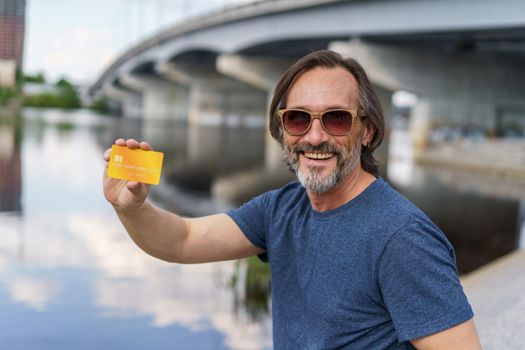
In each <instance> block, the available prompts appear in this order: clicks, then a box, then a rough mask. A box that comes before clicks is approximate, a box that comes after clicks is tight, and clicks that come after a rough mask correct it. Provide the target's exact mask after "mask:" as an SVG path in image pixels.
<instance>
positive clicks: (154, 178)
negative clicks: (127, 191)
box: [108, 145, 164, 185]
mask: <svg viewBox="0 0 525 350" xmlns="http://www.w3.org/2000/svg"><path fill="white" fill-rule="evenodd" d="M163 159H164V153H162V152H154V151H144V150H141V149H131V148H128V147H125V146H117V145H113V146H111V156H110V158H109V167H108V176H109V177H113V178H116V179H122V180H129V181H137V182H143V183H146V184H152V185H158V184H159V182H160V173H161V170H162V160H163Z"/></svg>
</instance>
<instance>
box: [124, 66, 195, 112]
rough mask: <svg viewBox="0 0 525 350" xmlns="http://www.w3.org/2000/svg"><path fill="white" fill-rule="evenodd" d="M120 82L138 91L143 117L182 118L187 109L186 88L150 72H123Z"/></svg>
mask: <svg viewBox="0 0 525 350" xmlns="http://www.w3.org/2000/svg"><path fill="white" fill-rule="evenodd" d="M121 81H122V84H124V85H125V86H127V87H129V88H131V89H133V90H136V91H140V93H141V94H142V106H143V114H144V118H145V119H152V120H154V119H172V120H184V119H185V118H186V115H187V110H188V105H187V101H188V90H187V89H186V88H185V87H184V86H180V85H178V84H175V83H173V82H170V81H168V80H165V79H162V78H159V77H156V76H154V75H151V74H125V75H123V76H122V77H121Z"/></svg>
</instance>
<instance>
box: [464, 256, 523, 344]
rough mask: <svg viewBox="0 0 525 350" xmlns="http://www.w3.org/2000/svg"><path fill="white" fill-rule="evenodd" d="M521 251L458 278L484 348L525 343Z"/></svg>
mask: <svg viewBox="0 0 525 350" xmlns="http://www.w3.org/2000/svg"><path fill="white" fill-rule="evenodd" d="M523 271H525V251H523V250H522V251H516V252H513V253H510V254H508V255H506V256H504V257H502V258H500V259H498V260H496V261H494V262H492V263H490V264H488V265H486V266H484V267H482V268H480V269H478V270H476V271H474V272H472V273H470V274H468V275H465V276H463V277H462V279H461V282H462V284H463V287H464V289H465V292H466V294H467V295H468V297H469V301H470V303H471V305H472V307H473V309H474V320H475V323H476V327H477V329H478V332H479V336H480V338H481V342H482V345H483V348H484V349H485V350H497V349H509V350H510V349H516V350H517V349H523V344H525V332H524V330H525V317H523V315H524V314H525V293H524V291H525V276H524V275H523Z"/></svg>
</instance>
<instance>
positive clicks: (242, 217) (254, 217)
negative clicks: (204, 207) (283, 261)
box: [226, 193, 269, 262]
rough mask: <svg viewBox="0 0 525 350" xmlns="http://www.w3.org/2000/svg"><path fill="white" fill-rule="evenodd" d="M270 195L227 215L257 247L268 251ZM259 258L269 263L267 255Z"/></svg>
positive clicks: (261, 196) (264, 195)
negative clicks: (267, 212) (267, 234)
mask: <svg viewBox="0 0 525 350" xmlns="http://www.w3.org/2000/svg"><path fill="white" fill-rule="evenodd" d="M267 197H268V193H265V194H262V195H260V196H257V197H255V198H253V199H251V200H250V201H248V202H246V203H244V204H243V205H242V206H240V207H239V208H237V209H233V210H230V211H229V212H227V213H226V214H227V215H228V216H230V217H231V218H232V219H233V221H235V223H236V224H237V225H238V226H239V228H240V229H241V231H242V232H243V233H244V235H245V236H246V237H247V238H248V239H249V240H250V242H252V243H253V244H254V245H256V246H257V247H259V248H261V249H264V250H266V249H267V248H266V225H265V217H266V215H265V212H266V210H268V203H269V201H268V198H267ZM259 258H260V259H261V260H263V261H265V262H266V261H268V256H267V254H266V253H263V254H260V255H259Z"/></svg>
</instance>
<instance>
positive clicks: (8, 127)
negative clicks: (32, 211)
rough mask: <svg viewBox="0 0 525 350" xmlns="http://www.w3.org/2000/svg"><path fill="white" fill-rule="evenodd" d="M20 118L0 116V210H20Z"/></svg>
mask: <svg viewBox="0 0 525 350" xmlns="http://www.w3.org/2000/svg"><path fill="white" fill-rule="evenodd" d="M20 119H21V118H20V117H18V116H14V117H5V118H2V117H1V116H0V212H2V211H21V210H22V204H21V196H22V180H21V177H22V166H21V158H20V139H21V122H20Z"/></svg>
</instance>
